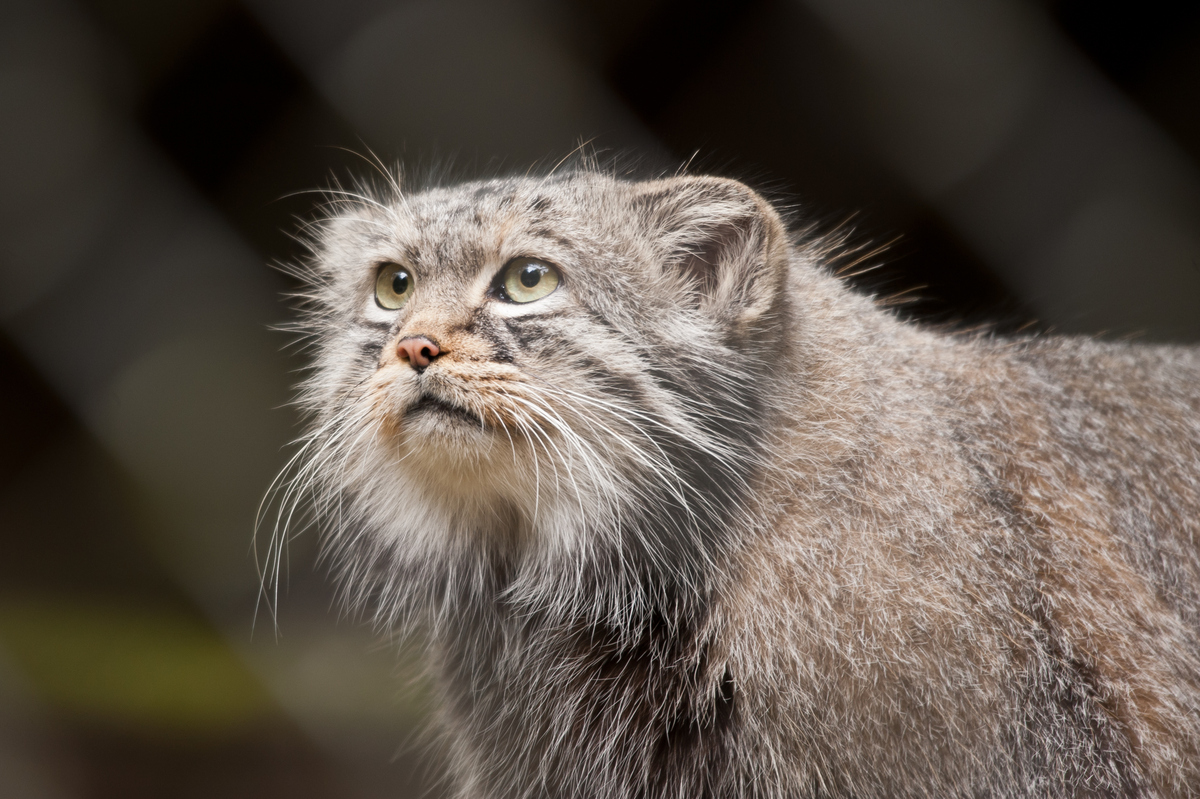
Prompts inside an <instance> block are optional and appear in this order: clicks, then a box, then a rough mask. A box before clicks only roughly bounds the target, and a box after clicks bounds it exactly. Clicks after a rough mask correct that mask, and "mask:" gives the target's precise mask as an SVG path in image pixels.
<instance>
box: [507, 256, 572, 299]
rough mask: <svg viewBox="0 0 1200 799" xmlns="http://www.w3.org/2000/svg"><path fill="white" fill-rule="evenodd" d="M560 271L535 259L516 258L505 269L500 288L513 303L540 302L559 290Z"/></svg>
mask: <svg viewBox="0 0 1200 799" xmlns="http://www.w3.org/2000/svg"><path fill="white" fill-rule="evenodd" d="M558 282H559V275H558V270H557V269H555V268H554V267H553V266H551V265H550V264H548V263H545V262H544V261H539V260H537V259H535V258H514V259H512V260H511V261H509V262H508V266H506V267H504V272H503V274H502V275H501V281H500V288H501V290H502V291H503V293H504V297H505V299H508V300H512V301H513V302H533V301H534V300H540V299H541V298H542V297H545V296H546V295H547V294H549V293H550V292H552V291H554V290H555V289H556V288H558Z"/></svg>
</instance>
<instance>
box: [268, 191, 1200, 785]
mask: <svg viewBox="0 0 1200 799" xmlns="http://www.w3.org/2000/svg"><path fill="white" fill-rule="evenodd" d="M318 230H319V233H318V235H317V238H316V242H315V247H314V253H315V255H314V258H313V259H312V262H311V263H310V264H309V265H307V266H306V267H304V269H303V271H304V274H305V276H306V278H307V280H308V281H309V283H310V286H311V289H310V291H309V292H308V293H307V295H306V299H305V302H304V305H305V308H304V329H305V330H306V331H307V332H308V333H309V334H310V335H311V337H312V342H313V346H314V352H315V364H314V367H313V371H312V373H311V376H310V378H309V379H308V380H307V382H306V383H305V385H304V389H303V395H302V403H303V405H304V407H305V408H306V409H307V411H308V412H309V414H310V418H311V428H310V431H309V434H308V437H307V440H306V446H305V449H304V452H303V453H302V455H301V457H300V459H299V460H298V464H299V465H298V468H297V472H296V475H295V477H294V480H293V481H292V482H291V484H290V488H289V491H288V496H286V497H285V501H286V502H287V503H290V502H292V501H293V500H296V498H297V497H304V496H308V497H310V498H311V499H312V502H313V507H315V509H316V511H317V513H318V514H319V516H320V518H321V520H322V522H323V525H324V527H325V528H326V529H327V533H328V536H329V542H330V546H331V548H332V550H333V551H334V552H335V553H336V554H337V556H338V562H339V563H340V564H341V565H342V566H343V577H344V581H345V582H344V585H345V587H346V590H347V592H348V594H349V597H350V601H352V602H354V603H358V604H360V605H361V606H366V607H370V608H372V609H374V612H375V613H377V615H378V618H379V620H380V621H381V622H382V623H384V624H387V625H389V626H391V627H392V628H394V629H403V630H410V631H412V630H415V631H418V632H419V633H420V636H421V637H422V639H423V640H426V641H428V649H429V652H428V655H429V662H430V664H431V667H432V668H431V670H432V673H433V675H434V679H435V684H436V686H437V690H438V692H439V696H440V702H441V707H442V714H441V724H442V727H443V729H444V731H445V733H446V738H447V741H448V745H449V751H448V762H449V763H450V765H451V769H452V771H453V779H454V784H455V785H456V790H458V791H459V792H460V793H461V795H462V796H463V797H611V798H612V799H616V798H617V797H645V798H646V799H650V798H651V797H672V798H673V799H685V798H688V797H764V799H766V798H767V797H770V798H771V799H783V797H814V798H815V797H827V798H828V799H833V798H834V797H857V798H858V799H868V798H869V797H896V798H897V799H898V798H900V797H946V798H949V797H1012V798H1013V799H1016V798H1017V797H1146V798H1149V797H1162V799H1166V798H1167V797H1200V547H1198V545H1197V542H1196V538H1197V535H1198V534H1200V522H1198V519H1200V353H1198V351H1197V350H1196V349H1192V348H1185V347H1169V346H1133V345H1128V344H1112V343H1101V342H1098V341H1093V340H1088V339H1083V338H1064V337H1041V336H1035V337H1026V338H1018V339H1006V338H999V337H994V336H989V335H985V334H978V333H976V334H971V335H967V334H960V335H953V334H946V333H939V332H932V331H929V330H926V329H922V328H920V327H918V326H914V325H911V324H905V323H902V322H901V321H899V320H898V319H897V318H896V317H895V316H894V315H893V314H892V313H890V312H889V311H887V310H884V309H882V308H880V307H879V306H878V305H877V304H876V303H875V302H873V301H872V300H871V299H870V298H868V297H865V296H862V295H860V294H857V293H855V292H854V291H852V290H850V289H849V288H848V287H847V286H845V285H844V284H843V282H842V281H840V280H839V279H838V278H836V277H835V276H834V275H832V274H831V272H830V270H829V269H828V267H827V266H826V265H825V264H826V260H827V258H828V257H829V255H830V246H831V245H829V244H828V243H824V242H822V241H821V240H818V239H811V238H806V237H804V236H802V235H796V236H793V235H791V234H789V233H788V231H787V230H786V228H785V226H784V224H783V223H782V222H781V220H780V217H779V215H778V214H777V213H776V211H775V210H774V209H773V208H772V207H771V206H770V205H769V204H768V203H767V202H766V201H764V200H763V199H762V198H761V197H760V196H758V195H757V194H755V193H754V192H752V191H751V190H749V189H747V188H746V187H745V186H743V185H741V184H740V183H736V182H734V181H729V180H723V179H717V178H704V177H674V178H669V179H665V180H657V181H651V182H641V183H637V182H626V181H622V180H619V179H616V178H613V177H611V176H608V175H605V174H603V173H601V172H598V171H593V170H581V171H574V172H570V173H567V174H559V175H554V176H551V177H548V178H536V179H533V178H525V179H511V180H495V181H488V182H481V183H471V184H466V185H461V186H455V187H450V188H438V189H432V190H427V191H425V192H420V193H409V192H407V191H405V190H403V188H402V187H401V186H399V185H398V184H397V185H395V186H393V187H392V188H391V189H390V190H389V191H386V192H376V193H374V194H368V193H365V192H346V193H343V194H341V195H339V197H338V201H337V202H335V203H334V205H333V207H332V211H331V213H330V216H329V217H328V218H327V219H325V220H324V221H323V222H322V223H320V224H319V225H318ZM517 256H529V257H536V258H539V259H541V260H543V261H545V262H548V263H550V264H553V265H555V266H556V267H557V268H558V269H559V270H560V272H561V275H562V281H561V284H560V285H559V286H558V288H557V289H556V290H555V291H554V292H553V293H552V294H550V295H549V296H547V297H545V298H544V299H541V300H538V301H536V302H532V303H529V304H528V305H517V304H513V303H510V302H504V301H503V298H501V297H499V296H497V294H496V290H495V282H494V281H495V278H496V276H497V275H498V274H499V273H500V272H501V270H502V269H503V267H504V265H505V264H506V263H507V262H508V261H509V260H510V259H512V258H514V257H517ZM385 263H399V264H402V265H404V266H405V267H406V268H408V269H410V270H411V271H412V273H413V274H414V276H415V278H414V279H415V281H416V288H415V291H414V294H413V296H412V299H411V300H410V301H409V302H408V304H407V305H405V306H404V308H402V309H400V310H398V311H385V310H383V309H382V308H380V307H378V306H377V305H376V304H375V302H374V300H373V291H374V283H375V276H376V274H377V272H378V270H379V269H380V267H381V265H382V264H385ZM1198 312H1200V310H1198ZM412 335H422V336H427V337H429V338H431V339H432V340H434V341H436V342H437V343H438V345H439V347H440V348H441V354H440V355H439V356H438V357H437V358H436V359H435V360H434V361H433V362H432V364H430V366H429V367H428V368H427V369H425V370H424V371H421V372H418V371H417V370H415V369H414V368H413V367H412V366H411V365H410V364H409V362H407V361H404V360H403V359H402V358H399V357H398V356H397V348H396V342H397V340H399V339H400V338H403V337H405V336H412ZM430 397H434V398H436V399H437V400H438V401H439V402H440V403H441V404H440V405H438V406H436V407H433V406H430V405H429V402H428V400H429V398H430ZM423 401H424V403H425V404H424V405H422V406H421V408H422V410H420V411H419V412H418V411H416V410H412V411H411V412H410V410H411V409H413V408H416V407H417V405H416V403H419V402H423ZM447 406H452V407H454V408H457V409H458V411H457V412H455V411H447V410H446V408H447ZM431 407H432V409H431Z"/></svg>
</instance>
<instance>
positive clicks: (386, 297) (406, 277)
mask: <svg viewBox="0 0 1200 799" xmlns="http://www.w3.org/2000/svg"><path fill="white" fill-rule="evenodd" d="M413 282H414V281H413V274H412V272H411V271H409V269H408V268H407V267H404V266H401V265H400V264H384V266H383V268H382V269H380V270H379V276H378V277H376V278H375V302H376V303H378V304H379V307H380V308H386V309H387V310H389V311H395V310H396V309H398V308H401V307H403V305H404V303H406V302H408V298H409V297H411V296H412V293H413Z"/></svg>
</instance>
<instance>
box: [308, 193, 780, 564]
mask: <svg viewBox="0 0 1200 799" xmlns="http://www.w3.org/2000/svg"><path fill="white" fill-rule="evenodd" d="M785 246H786V245H785V243H784V235H783V233H782V228H781V226H780V223H779V221H778V219H777V218H776V217H775V215H774V213H773V212H772V211H770V209H769V206H767V205H766V204H765V203H764V202H763V201H762V200H761V199H759V198H758V197H757V196H756V195H754V194H753V193H752V192H750V191H749V190H748V189H746V188H745V187H743V186H741V185H740V184H736V183H733V182H731V181H723V180H716V179H704V178H695V179H693V178H686V179H684V178H680V179H674V180H668V181H657V182H653V183H641V184H637V183H626V182H622V181H617V180H613V179H611V178H607V177H605V176H602V175H597V174H591V173H584V174H574V175H569V176H566V177H562V178H557V179H550V180H533V179H528V180H509V181H495V182H490V183H481V184H471V185H466V186H461V187H455V188H450V189H438V190H434V191H430V192H426V193H423V194H416V195H404V196H397V197H395V198H392V199H389V200H380V201H378V202H376V201H364V202H356V203H353V204H348V205H347V206H346V207H345V208H344V209H343V213H342V214H340V215H339V216H337V217H335V218H333V219H331V220H329V222H328V223H327V227H326V234H325V236H324V239H323V241H322V242H321V249H320V251H319V253H318V257H319V263H318V265H317V276H318V277H317V281H316V282H317V286H316V288H315V290H314V298H315V310H314V312H313V314H312V316H311V320H310V321H311V328H312V329H313V330H314V331H315V333H316V335H317V338H318V357H317V363H316V369H315V372H314V375H313V377H312V378H311V379H310V381H309V382H308V384H307V389H306V394H305V401H306V403H307V404H308V406H309V408H310V409H311V411H312V412H313V415H314V418H315V431H316V432H315V434H314V436H313V443H312V444H310V446H312V447H313V448H314V452H315V455H314V458H316V459H320V460H321V463H320V465H319V466H317V467H316V469H317V470H319V471H320V472H321V473H320V474H319V475H318V479H319V481H320V482H321V484H322V485H323V487H324V490H325V492H326V496H327V497H331V496H334V495H336V496H337V497H338V500H337V501H338V503H339V504H338V512H339V513H342V514H346V513H349V514H350V515H351V516H353V518H354V520H355V522H356V523H358V524H360V525H362V526H365V527H366V528H368V529H370V530H372V531H373V534H374V535H377V536H379V537H380V538H381V540H384V541H389V542H394V543H395V544H396V545H397V546H398V547H399V548H401V549H404V550H406V551H408V552H411V553H414V554H415V553H423V555H425V556H428V555H432V554H434V553H438V552H445V551H449V550H453V549H454V548H456V547H472V546H477V545H478V544H480V543H481V542H482V543H484V544H485V545H503V546H510V547H521V546H527V545H529V544H530V543H534V544H536V545H537V546H538V547H539V548H542V549H549V550H558V551H563V550H566V551H577V550H580V549H581V548H583V549H586V548H587V547H588V546H591V545H594V544H596V543H598V541H599V539H603V538H605V537H606V536H607V537H608V538H610V539H620V538H621V537H622V536H623V535H626V534H628V532H629V531H630V530H636V529H649V527H653V526H654V525H657V526H658V527H659V528H662V527H664V526H666V527H672V526H673V527H676V528H679V529H680V530H682V529H683V528H687V527H690V526H695V525H694V522H696V520H698V519H699V518H700V517H701V516H703V515H705V514H707V515H709V516H711V515H712V514H713V513H715V512H717V510H718V509H717V508H715V507H713V506H714V505H715V504H719V503H721V502H723V501H727V500H728V497H726V496H724V494H726V493H728V494H733V493H736V492H735V491H734V490H733V488H732V483H734V482H736V481H737V480H738V479H740V478H739V474H738V473H739V472H744V470H745V468H746V458H747V453H746V447H749V446H751V443H750V441H749V438H751V437H752V434H751V431H752V430H753V429H754V423H755V419H756V418H757V416H758V415H759V414H760V413H761V408H760V407H759V404H760V403H759V400H758V398H757V397H756V395H755V385H754V382H755V380H756V374H757V372H758V371H761V369H762V368H763V363H762V362H761V359H760V358H759V356H758V355H757V354H756V350H757V344H758V343H760V342H759V341H758V339H761V338H762V337H763V336H770V335H771V333H770V332H769V331H770V330H771V329H772V327H773V326H774V325H777V317H778V315H779V308H778V297H779V295H780V293H781V290H780V282H781V280H782V279H783V277H782V273H783V271H784V263H785V262H786V255H784V254H783V253H784V252H785ZM347 508H349V510H347ZM648 520H649V521H648ZM651 522H653V523H651ZM648 525H649V526H648ZM605 543H608V544H615V545H618V546H619V543H618V542H616V541H613V540H609V541H607V542H605Z"/></svg>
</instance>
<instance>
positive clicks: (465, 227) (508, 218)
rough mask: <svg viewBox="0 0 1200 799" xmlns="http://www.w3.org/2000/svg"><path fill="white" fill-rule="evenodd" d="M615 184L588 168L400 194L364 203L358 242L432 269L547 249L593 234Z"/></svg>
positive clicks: (372, 253)
mask: <svg viewBox="0 0 1200 799" xmlns="http://www.w3.org/2000/svg"><path fill="white" fill-rule="evenodd" d="M620 191H621V184H620V183H619V182H618V181H614V180H612V179H610V178H605V177H603V176H595V175H591V176H577V177H575V176H572V177H563V178H560V179H505V180H492V181H484V182H477V183H468V184H462V185H459V186H453V187H448V188H435V189H430V190H426V191H422V192H418V193H413V194H401V195H397V196H395V197H393V198H392V199H391V200H390V201H387V202H386V203H382V204H379V205H376V206H372V207H369V208H367V209H366V210H367V212H368V214H369V216H370V217H371V218H370V220H369V221H368V223H367V224H365V225H362V226H358V227H357V230H358V231H359V232H360V234H362V235H363V238H361V239H360V240H359V244H360V247H361V248H362V249H365V250H366V251H367V252H365V253H363V254H365V255H367V257H368V259H369V260H390V259H393V258H398V259H400V260H402V261H405V262H407V263H409V264H410V265H412V266H414V267H418V268H424V269H426V270H429V271H431V272H432V271H436V272H440V273H445V272H447V271H451V272H457V271H463V272H466V271H471V270H474V269H476V268H478V267H479V266H481V265H483V264H484V263H485V262H487V261H489V260H492V259H494V258H495V257H498V256H501V255H504V254H505V253H506V252H507V255H508V256H509V257H511V256H514V255H518V254H524V255H542V256H549V255H551V254H552V253H553V252H555V251H558V252H561V251H562V250H563V249H564V248H567V249H570V248H575V247H577V246H579V245H580V244H581V243H582V241H583V240H585V239H587V238H590V237H591V236H593V235H594V234H595V233H596V225H595V223H596V222H597V220H598V219H601V218H604V217H606V216H609V215H610V214H605V213H598V211H600V209H602V208H605V207H607V206H610V205H611V203H612V202H613V200H614V199H617V196H618V195H619V193H620ZM514 248H515V249H514ZM510 250H511V252H508V251H510ZM526 250H527V252H526ZM518 251H519V252H518Z"/></svg>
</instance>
